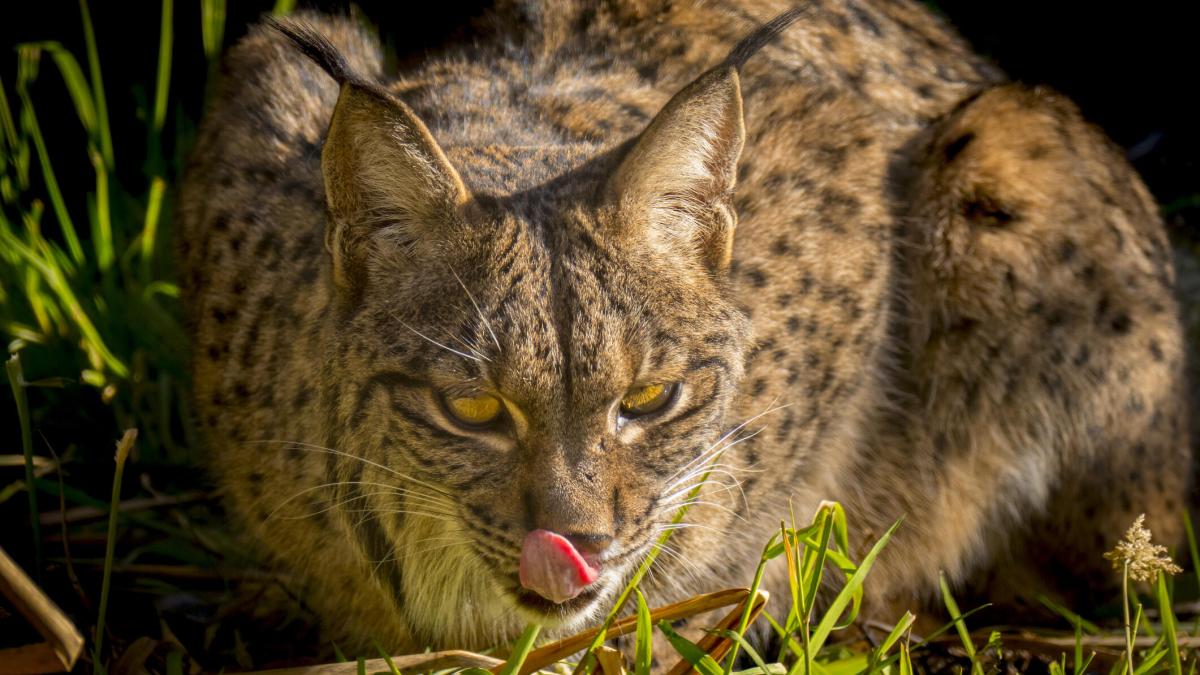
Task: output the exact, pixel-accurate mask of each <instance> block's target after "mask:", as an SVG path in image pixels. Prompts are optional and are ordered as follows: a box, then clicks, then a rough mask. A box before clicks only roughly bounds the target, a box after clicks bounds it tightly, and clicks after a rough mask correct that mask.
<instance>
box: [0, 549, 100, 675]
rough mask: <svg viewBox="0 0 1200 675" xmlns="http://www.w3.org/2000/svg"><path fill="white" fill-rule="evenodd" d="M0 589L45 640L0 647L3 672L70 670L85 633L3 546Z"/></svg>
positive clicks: (11, 674)
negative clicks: (24, 644) (80, 630)
mask: <svg viewBox="0 0 1200 675" xmlns="http://www.w3.org/2000/svg"><path fill="white" fill-rule="evenodd" d="M0 592H3V594H4V597H5V598H7V599H8V601H9V602H10V603H12V605H13V606H14V607H16V609H17V611H18V612H20V613H21V616H23V617H25V620H26V621H28V622H29V624H30V625H31V626H33V628H34V629H35V630H37V632H38V634H39V635H41V636H42V637H43V638H45V640H46V641H45V642H43V643H41V644H35V645H26V646H22V647H14V648H11V649H3V650H0V675H23V674H24V673H56V672H61V671H65V670H70V669H71V668H72V667H73V666H74V665H75V660H76V659H77V658H79V653H80V652H81V651H82V650H83V636H82V635H80V634H79V631H78V630H76V629H75V625H74V624H72V623H71V620H70V619H68V618H67V617H66V615H64V614H63V613H62V610H60V609H59V608H58V606H57V605H55V604H54V602H53V601H51V600H50V598H48V597H46V594H45V593H43V592H42V590H41V589H40V588H38V587H37V584H35V583H33V580H32V579H30V578H29V576H28V575H26V574H25V571H24V570H22V569H21V568H20V566H18V565H17V564H16V563H15V562H13V559H12V558H10V557H8V554H6V553H5V552H4V550H3V549H0Z"/></svg>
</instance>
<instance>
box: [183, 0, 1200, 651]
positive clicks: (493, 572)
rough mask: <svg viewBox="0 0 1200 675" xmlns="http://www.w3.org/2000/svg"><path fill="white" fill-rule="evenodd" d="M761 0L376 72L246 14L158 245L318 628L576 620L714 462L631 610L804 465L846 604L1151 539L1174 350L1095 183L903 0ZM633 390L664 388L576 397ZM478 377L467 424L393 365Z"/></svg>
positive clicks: (786, 499)
mask: <svg viewBox="0 0 1200 675" xmlns="http://www.w3.org/2000/svg"><path fill="white" fill-rule="evenodd" d="M786 9H787V6H786V5H785V4H784V3H783V2H779V1H777V0H753V1H750V2H737V3H734V2H723V1H717V2H705V3H699V2H659V1H657V0H644V1H635V0H624V1H622V0H613V1H612V2H602V3H585V2H579V3H576V2H559V1H555V2H550V1H547V2H545V3H538V2H535V1H528V2H502V3H501V4H500V5H499V6H497V7H496V8H495V9H494V10H493V11H492V12H491V13H490V14H489V15H488V16H487V17H486V18H485V19H483V20H482V21H481V22H480V24H479V25H480V28H479V36H478V38H477V39H476V40H475V41H474V42H472V43H471V44H469V45H464V46H461V47H453V46H452V47H447V48H446V49H445V51H443V52H441V53H439V54H436V55H433V56H430V57H429V58H428V59H426V60H424V61H423V62H421V63H420V64H418V65H415V66H413V67H411V68H408V69H405V70H403V71H402V72H399V73H384V72H383V68H382V60H381V58H380V55H379V49H378V46H377V43H376V42H375V40H374V38H372V37H370V36H369V35H366V34H365V33H363V32H362V31H361V30H360V29H358V28H357V27H355V26H354V25H353V24H352V23H350V22H349V21H346V20H343V19H336V18H328V17H320V16H314V15H303V16H301V18H299V19H297V20H296V21H295V22H293V23H291V24H288V25H289V26H291V27H293V28H294V29H295V31H301V30H302V29H303V30H310V31H312V33H314V34H317V35H320V36H324V38H326V39H328V40H329V42H330V43H331V45H332V48H333V49H336V52H337V54H340V56H339V57H338V58H339V59H340V61H336V62H332V63H333V64H334V66H335V67H331V68H330V70H332V71H334V74H335V75H338V76H339V77H338V80H340V81H342V82H343V84H341V85H339V83H338V81H335V78H333V77H330V75H329V74H328V73H327V72H326V71H325V70H323V69H322V68H321V67H319V66H318V65H317V64H315V63H314V62H312V61H311V60H310V59H309V58H307V57H306V56H304V55H303V54H301V53H300V51H298V50H296V49H295V48H294V46H293V45H292V44H291V43H290V42H289V40H288V39H287V38H286V37H285V36H283V35H282V34H280V33H279V32H278V31H275V30H272V29H270V28H259V29H256V30H254V31H252V32H251V34H250V35H249V36H248V37H247V38H246V39H245V40H243V41H242V42H241V43H240V44H239V45H238V46H237V47H236V48H234V49H233V50H232V51H231V52H230V53H229V54H228V55H227V56H226V57H225V60H224V62H223V68H222V78H221V84H220V86H219V88H218V90H217V94H216V97H215V100H214V103H213V105H212V107H211V109H210V110H209V112H208V115H207V117H206V119H205V121H204V124H203V125H202V129H201V134H200V138H199V142H198V144H197V151H196V153H195V156H194V157H193V160H192V163H191V165H190V167H189V170H188V178H187V181H186V183H185V186H184V191H183V196H182V202H181V226H180V228H179V232H180V233H179V238H178V245H179V252H180V261H181V265H182V279H183V285H184V289H185V296H186V298H185V299H186V302H187V306H188V308H189V319H190V324H191V329H192V335H193V344H194V359H193V360H194V374H195V399H196V408H197V411H198V414H199V423H200V425H201V426H202V428H203V431H204V434H205V436H206V438H207V440H208V444H209V446H210V447H211V451H212V467H213V470H214V471H215V473H216V475H217V477H218V479H219V481H220V482H221V484H222V486H223V488H224V490H225V492H226V497H227V503H228V504H229V507H230V510H231V512H232V513H233V514H234V515H235V516H237V518H238V521H239V522H240V523H241V526H242V527H243V528H244V529H245V532H246V535H247V537H248V540H249V541H251V542H254V545H255V546H256V547H257V548H258V549H259V550H260V552H261V553H262V554H263V555H264V556H265V557H266V558H268V559H271V560H273V561H275V562H276V563H277V564H279V565H281V566H282V567H284V568H286V569H288V570H290V571H291V572H293V573H294V576H295V578H296V579H297V583H298V584H299V585H300V587H301V590H302V591H303V593H304V597H306V598H307V600H308V601H309V602H310V603H311V604H312V606H313V607H314V608H315V609H316V610H317V612H318V613H319V614H320V615H321V616H322V618H323V620H324V623H325V625H326V627H327V628H328V629H329V631H330V633H331V635H336V636H339V637H340V638H341V639H342V640H344V642H343V644H355V643H357V644H370V640H371V639H376V640H378V641H380V643H381V644H385V645H388V646H389V647H390V648H392V649H394V650H397V651H402V650H418V649H422V648H424V647H427V646H431V647H483V646H486V645H489V644H493V643H495V642H498V641H501V640H504V639H507V638H511V637H512V636H513V635H514V633H515V632H516V631H518V630H519V629H520V626H521V625H522V623H523V621H524V620H525V619H526V618H528V617H530V616H535V617H541V618H542V619H544V620H548V621H550V622H551V623H552V624H554V625H555V626H556V630H557V631H559V632H564V631H569V630H572V629H575V628H578V627H580V626H581V625H582V624H583V622H585V621H586V620H588V619H589V618H593V617H595V616H596V615H597V613H598V612H600V611H602V610H603V609H604V608H605V601H606V600H607V599H609V598H611V597H612V595H613V592H614V590H615V589H616V588H618V587H619V585H620V584H621V583H622V581H623V580H624V579H625V578H626V577H627V575H628V574H629V573H630V572H631V570H632V569H633V567H634V566H635V565H636V564H637V562H639V561H640V560H641V559H642V557H643V556H644V555H645V554H646V552H647V551H648V548H649V545H650V543H651V541H652V540H653V538H654V537H656V536H657V535H658V534H659V533H660V532H661V531H663V529H664V528H665V527H667V523H668V522H669V520H670V518H671V516H672V515H673V513H674V511H675V509H676V508H677V506H678V505H679V504H680V503H681V502H682V501H683V499H684V498H685V497H686V494H687V492H688V488H690V487H692V486H693V485H695V484H696V483H697V482H698V481H699V480H700V479H701V477H702V475H703V469H704V467H706V466H707V465H709V464H710V463H711V462H710V460H714V458H715V461H716V464H717V466H716V469H715V470H714V471H713V473H712V474H711V475H710V482H709V483H707V484H706V486H705V488H704V493H703V496H702V499H703V503H700V504H697V505H695V506H694V507H693V509H692V511H691V512H690V513H689V516H688V522H689V523H690V524H693V525H696V526H697V527H689V528H683V529H679V530H677V531H676V532H675V533H674V536H673V537H672V539H671V541H670V547H671V550H670V551H669V552H668V553H665V554H664V555H663V556H662V559H661V560H660V561H659V563H658V564H657V568H656V572H655V573H654V574H653V575H652V576H651V578H650V579H648V581H647V582H646V588H647V590H648V592H649V594H650V597H651V598H652V599H653V601H654V602H657V603H665V602H668V601H671V600H676V599H679V598H681V597H683V596H685V595H690V594H694V593H698V592H702V591H707V590H715V589H717V588H720V587H724V586H728V585H740V584H744V583H745V582H746V581H747V579H748V578H749V574H750V572H751V571H752V569H753V567H754V565H755V563H756V562H757V558H758V553H757V552H758V550H759V548H760V547H761V545H762V543H763V542H764V541H765V540H766V539H767V538H768V537H769V536H770V534H771V532H772V531H773V530H774V529H775V528H777V527H778V523H779V521H780V519H781V518H782V517H784V516H785V515H786V514H787V513H789V510H794V512H795V513H797V514H802V515H803V514H808V513H811V512H812V510H813V509H814V508H815V506H816V505H817V504H818V503H819V502H820V501H821V500H822V499H836V500H839V501H841V502H842V503H843V504H845V506H846V508H847V510H848V512H849V517H850V522H851V523H852V524H853V528H854V529H855V530H856V531H857V532H858V533H860V534H861V535H862V537H861V540H860V541H859V542H858V543H857V545H859V546H867V545H869V543H870V542H871V541H872V539H873V537H875V536H878V535H879V534H880V533H882V532H883V531H884V530H885V529H886V528H887V527H888V526H889V525H890V524H891V523H892V522H893V521H895V520H896V519H897V518H900V517H901V516H903V517H904V519H905V520H904V524H903V526H902V528H901V529H900V530H899V532H898V533H897V535H896V537H895V539H894V540H893V541H892V543H891V544H890V545H889V546H888V547H887V549H886V550H885V553H884V555H883V557H882V558H881V560H880V563H879V566H878V568H877V570H876V571H875V572H873V573H872V580H871V583H870V584H869V585H868V594H869V601H870V605H869V606H870V608H871V611H872V612H875V613H876V614H877V615H879V616H880V617H881V618H884V619H887V618H891V617H890V616H889V615H892V616H894V615H895V613H897V612H898V611H900V610H901V609H904V608H908V607H910V606H911V607H914V608H919V607H924V606H926V603H928V602H929V601H930V600H931V599H932V597H933V592H934V589H935V588H936V579H937V574H938V571H939V570H945V571H946V573H947V574H948V576H949V578H950V579H951V581H952V582H953V583H954V584H955V585H956V587H958V588H959V589H960V591H961V592H962V593H964V594H974V595H979V596H982V597H990V598H992V599H995V600H997V601H1000V602H1002V603H1006V604H1008V605H1010V606H1019V605H1020V604H1021V603H1022V602H1023V599H1027V598H1028V597H1030V595H1031V591H1046V592H1052V593H1058V594H1061V595H1064V596H1066V599H1067V600H1068V601H1070V602H1082V601H1084V600H1086V599H1087V598H1088V594H1089V593H1091V592H1095V591H1102V590H1103V589H1104V588H1106V587H1107V582H1108V581H1109V580H1110V579H1111V578H1112V577H1111V574H1110V573H1109V572H1107V571H1106V570H1105V563H1104V561H1103V560H1102V559H1101V558H1100V553H1101V552H1102V551H1103V550H1104V549H1105V548H1107V547H1110V546H1111V544H1112V543H1113V541H1114V540H1115V538H1116V537H1117V536H1118V535H1119V534H1120V533H1121V532H1122V531H1123V529H1124V526H1125V525H1127V524H1128V523H1129V522H1131V521H1132V519H1133V517H1134V516H1135V515H1136V514H1138V513H1141V512H1143V511H1145V512H1146V513H1147V514H1148V516H1149V522H1150V524H1151V526H1152V527H1153V529H1154V531H1155V533H1156V535H1157V536H1158V538H1160V539H1162V540H1163V541H1168V542H1170V541H1173V540H1174V539H1175V538H1176V537H1177V536H1178V534H1179V527H1178V520H1179V514H1180V512H1181V509H1182V508H1183V506H1184V496H1185V494H1187V488H1188V486H1187V481H1188V477H1189V476H1190V475H1191V471H1190V466H1191V461H1192V460H1191V456H1190V454H1189V450H1188V444H1187V438H1186V433H1187V432H1186V429H1187V426H1188V423H1187V419H1186V406H1185V403H1184V388H1183V385H1182V382H1181V377H1182V371H1183V368H1182V361H1183V351H1182V343H1181V334H1180V327H1179V323H1178V320H1177V316H1176V315H1177V309H1176V306H1175V303H1174V301H1173V299H1172V285H1173V275H1174V272H1173V270H1172V265H1171V259H1170V250H1169V248H1168V246H1167V241H1166V238H1165V234H1164V231H1163V228H1162V225H1161V223H1160V221H1159V219H1158V216H1157V215H1156V207H1155V204H1154V202H1153V200H1152V199H1151V198H1150V196H1149V195H1148V193H1147V191H1146V190H1145V188H1144V187H1143V185H1142V183H1141V182H1140V180H1139V179H1138V177H1137V176H1136V175H1135V174H1134V173H1133V171H1132V170H1131V169H1130V167H1129V166H1128V165H1127V164H1126V162H1125V161H1124V160H1123V158H1122V157H1121V155H1120V153H1119V152H1118V151H1117V150H1116V149H1114V148H1113V147H1112V145H1111V144H1110V143H1109V142H1108V141H1107V140H1106V139H1105V138H1104V137H1103V135H1102V134H1101V133H1100V132H1099V131H1097V130H1096V129H1094V128H1093V127H1091V126H1089V125H1088V124H1086V123H1085V122H1084V121H1083V120H1082V119H1081V117H1080V115H1079V113H1078V111H1077V110H1076V109H1075V107H1074V106H1073V105H1072V104H1071V103H1070V102H1068V101H1066V100H1065V99H1063V98H1062V97H1061V96H1059V95H1057V94H1055V93H1053V92H1050V91H1047V90H1044V89H1041V88H1028V87H1024V86H1021V85H1016V84H1010V83H1006V82H1005V81H1004V78H1003V75H1002V74H1001V73H1000V72H998V71H997V70H996V69H995V68H994V67H992V66H991V65H989V64H988V63H987V62H986V61H984V60H983V59H981V58H980V57H978V56H976V55H974V54H972V53H971V52H970V51H969V50H968V48H967V47H966V46H965V45H964V44H963V42H962V41H961V40H960V39H959V38H958V37H956V36H955V34H954V33H953V32H952V31H951V30H950V29H949V28H948V27H946V26H945V25H943V24H942V23H941V21H940V20H938V19H936V18H935V17H933V16H932V15H931V14H930V13H929V12H928V11H926V10H925V9H923V8H922V7H921V6H920V5H919V4H917V3H910V2H883V1H875V0H859V1H857V2H856V1H853V0H837V1H834V0H826V1H824V2H811V3H808V4H807V5H805V6H804V8H803V11H801V12H799V13H798V14H799V19H798V20H797V21H796V23H794V24H793V25H791V26H790V27H788V28H786V29H785V30H783V31H782V32H780V34H779V35H778V36H776V37H774V39H772V40H770V41H765V42H766V44H765V45H764V44H757V45H755V46H756V47H761V51H759V52H758V53H757V54H755V55H754V56H752V57H750V58H743V56H744V53H742V52H733V50H734V47H735V45H736V44H737V43H738V41H739V40H740V39H741V38H743V37H744V36H745V35H747V34H749V33H751V32H752V31H753V29H754V28H755V27H756V26H761V25H763V24H766V23H767V22H768V21H769V20H770V19H771V18H772V17H774V16H777V15H778V14H779V13H780V12H782V11H784V10H786ZM301 37H303V36H301ZM310 37H311V36H310ZM301 42H303V40H301ZM310 42H311V41H310ZM760 42H764V41H760ZM309 52H310V54H312V55H314V56H316V57H317V58H318V60H321V59H322V58H325V57H328V54H326V55H325V57H323V56H322V54H321V52H320V50H317V51H315V52H314V51H313V50H311V49H310V50H309ZM731 52H733V53H734V54H735V57H736V58H730V59H729V60H727V56H728V55H729V54H730V53H731ZM325 60H326V61H328V58H325ZM329 63H330V62H327V63H326V65H327V66H328V65H329ZM335 110H336V113H335ZM646 382H680V383H682V386H681V388H680V394H679V397H678V400H676V401H675V402H674V403H673V404H672V405H671V406H670V407H669V408H668V409H667V410H666V411H665V412H663V413H662V414H661V415H659V416H658V417H655V418H652V419H649V418H648V419H644V420H640V421H637V420H635V421H631V422H628V423H624V424H623V425H620V427H619V428H618V425H617V423H616V419H617V416H616V414H615V412H614V411H615V402H616V401H617V400H619V398H620V397H621V395H622V394H623V393H624V392H625V391H626V390H627V389H628V388H630V387H631V386H633V385H635V384H638V383H646ZM477 391H488V392H495V393H497V394H498V395H501V396H503V398H504V399H505V401H506V403H507V404H508V407H509V413H508V414H509V421H508V422H507V424H508V426H505V427H503V428H500V429H497V430H496V431H494V432H489V433H475V432H467V431H464V430H462V429H459V428H457V427H455V426H454V425H453V423H452V422H451V421H450V420H449V419H448V418H447V417H446V415H445V413H444V412H442V411H441V408H440V407H439V405H438V403H437V400H436V397H437V395H438V394H439V393H441V392H449V393H451V394H456V393H459V394H465V393H473V392H477ZM533 528H546V529H553V530H556V531H562V532H568V533H572V534H577V535H580V536H584V537H586V536H594V537H600V538H603V537H607V536H611V537H612V538H613V544H612V546H611V548H609V549H608V551H607V552H606V554H605V555H606V562H605V564H604V565H603V570H604V571H603V574H602V577H601V580H600V581H599V582H598V584H597V586H596V590H595V591H594V592H589V593H587V594H585V595H584V596H582V597H581V598H580V599H578V600H577V601H574V602H572V603H569V604H567V605H564V606H561V607H553V606H547V605H545V604H544V603H543V604H541V605H539V604H537V603H536V601H534V600H531V599H530V598H528V597H526V595H527V594H525V595H523V594H522V593H521V591H520V589H519V586H518V584H517V581H516V579H517V577H516V570H517V561H518V557H519V550H520V545H521V541H522V538H523V536H524V534H525V533H526V532H528V531H529V530H531V529H533ZM782 583H783V577H782V575H781V574H780V573H779V570H773V571H772V572H771V574H770V575H769V578H768V586H769V587H771V588H773V589H775V590H776V591H779V590H780V589H781V588H782ZM785 597H786V594H784V593H780V592H776V593H775V598H776V600H775V601H773V602H777V601H782V598H785ZM517 608H519V611H514V610H515V609H517Z"/></svg>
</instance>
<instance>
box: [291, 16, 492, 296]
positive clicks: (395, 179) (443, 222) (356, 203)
mask: <svg viewBox="0 0 1200 675" xmlns="http://www.w3.org/2000/svg"><path fill="white" fill-rule="evenodd" d="M272 25H273V26H274V27H275V28H276V29H277V30H279V31H280V32H282V33H283V34H284V35H285V36H287V37H288V39H289V40H291V41H292V43H293V44H294V45H295V46H296V47H297V48H298V49H299V50H300V51H302V52H303V53H305V54H306V55H307V56H309V57H310V58H311V59H313V60H314V61H315V62H316V63H317V64H318V65H320V66H321V67H322V68H323V69H324V70H325V72H327V73H328V74H329V75H330V76H331V77H333V78H334V79H335V80H337V81H338V83H339V84H340V85H341V91H340V93H339V95H338V101H337V105H336V107H335V108H334V111H333V119H332V120H331V121H330V124H329V131H328V134H327V136H326V139H325V146H324V149H323V151H322V153H321V172H322V174H323V176H324V179H325V198H326V202H327V205H328V207H329V214H330V217H331V222H330V224H329V229H328V230H327V231H326V233H325V246H326V248H327V249H329V251H330V254H331V255H332V256H333V272H334V281H335V283H336V284H337V285H338V287H339V288H340V289H342V290H343V291H345V292H347V293H348V294H349V295H351V296H354V295H357V294H358V293H359V292H361V290H362V284H363V283H364V281H365V272H366V270H367V260H366V258H367V256H368V255H369V253H370V251H371V250H372V248H373V247H376V246H378V245H379V244H380V243H382V242H383V241H387V242H389V243H390V244H392V245H393V246H396V247H398V248H399V249H401V250H405V249H411V248H413V247H414V246H417V245H419V244H420V242H422V241H427V240H428V238H429V237H430V236H431V235H432V234H433V233H434V232H438V231H441V230H443V229H445V227H446V226H448V225H449V224H450V222H451V221H452V220H453V218H454V216H455V214H456V213H457V212H458V209H459V207H461V206H462V205H464V204H465V203H467V202H468V201H469V198H470V195H469V193H468V191H467V189H466V186H464V185H463V182H462V179H461V178H460V177H459V175H458V172H457V171H455V169H454V167H453V166H451V164H450V162H449V160H447V159H446V155H445V153H443V152H442V149H441V148H440V147H439V146H438V144H437V141H435V140H434V138H433V136H432V135H431V134H430V133H429V129H428V128H426V126H425V125H424V124H423V123H422V122H421V120H420V119H419V118H418V117H417V116H416V114H415V113H413V111H412V110H411V109H409V107H408V106H406V105H405V104H404V103H403V102H402V101H400V100H399V99H398V98H396V97H395V96H393V95H392V94H390V93H389V92H387V91H385V90H384V89H382V88H380V87H378V86H376V85H374V84H372V83H370V82H367V81H365V80H363V79H361V78H359V77H358V76H357V75H356V74H355V73H353V72H351V71H350V69H349V67H348V65H347V63H346V61H345V59H344V58H343V57H342V55H341V54H340V53H339V52H338V51H337V49H336V48H335V47H334V46H333V45H332V44H330V43H329V41H328V40H327V39H325V37H324V36H322V35H320V34H319V33H317V32H315V31H314V30H312V29H311V28H309V27H308V26H306V25H304V24H302V23H299V22H287V23H284V22H278V21H273V22H272Z"/></svg>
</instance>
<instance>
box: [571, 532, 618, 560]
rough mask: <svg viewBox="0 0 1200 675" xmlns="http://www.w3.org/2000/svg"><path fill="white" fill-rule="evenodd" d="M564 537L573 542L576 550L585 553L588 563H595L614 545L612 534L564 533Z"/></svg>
mask: <svg viewBox="0 0 1200 675" xmlns="http://www.w3.org/2000/svg"><path fill="white" fill-rule="evenodd" d="M563 537H564V538H565V539H566V540H567V541H569V542H571V545H572V546H574V547H575V550H576V551H579V552H580V553H582V554H583V557H584V558H585V559H586V560H587V561H588V563H590V564H592V565H595V564H596V562H597V561H598V560H599V559H600V556H601V555H603V554H604V552H605V551H607V550H608V547H609V546H612V543H613V538H612V535H611V534H581V533H576V534H564V535H563Z"/></svg>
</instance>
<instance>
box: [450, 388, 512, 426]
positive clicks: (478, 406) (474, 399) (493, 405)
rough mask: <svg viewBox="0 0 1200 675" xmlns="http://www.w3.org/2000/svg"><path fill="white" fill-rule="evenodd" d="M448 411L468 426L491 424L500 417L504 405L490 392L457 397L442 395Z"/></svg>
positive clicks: (460, 422) (457, 420) (459, 421)
mask: <svg viewBox="0 0 1200 675" xmlns="http://www.w3.org/2000/svg"><path fill="white" fill-rule="evenodd" d="M442 403H443V405H444V406H445V408H446V412H447V413H449V414H450V417H452V418H454V421H455V422H458V423H459V424H462V425H463V426H468V427H480V426H484V425H486V424H491V423H492V422H495V421H496V420H497V419H499V418H500V413H502V412H504V406H503V405H501V404H500V399H498V398H496V397H495V396H492V395H490V394H480V395H478V396H461V397H456V398H450V397H442Z"/></svg>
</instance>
